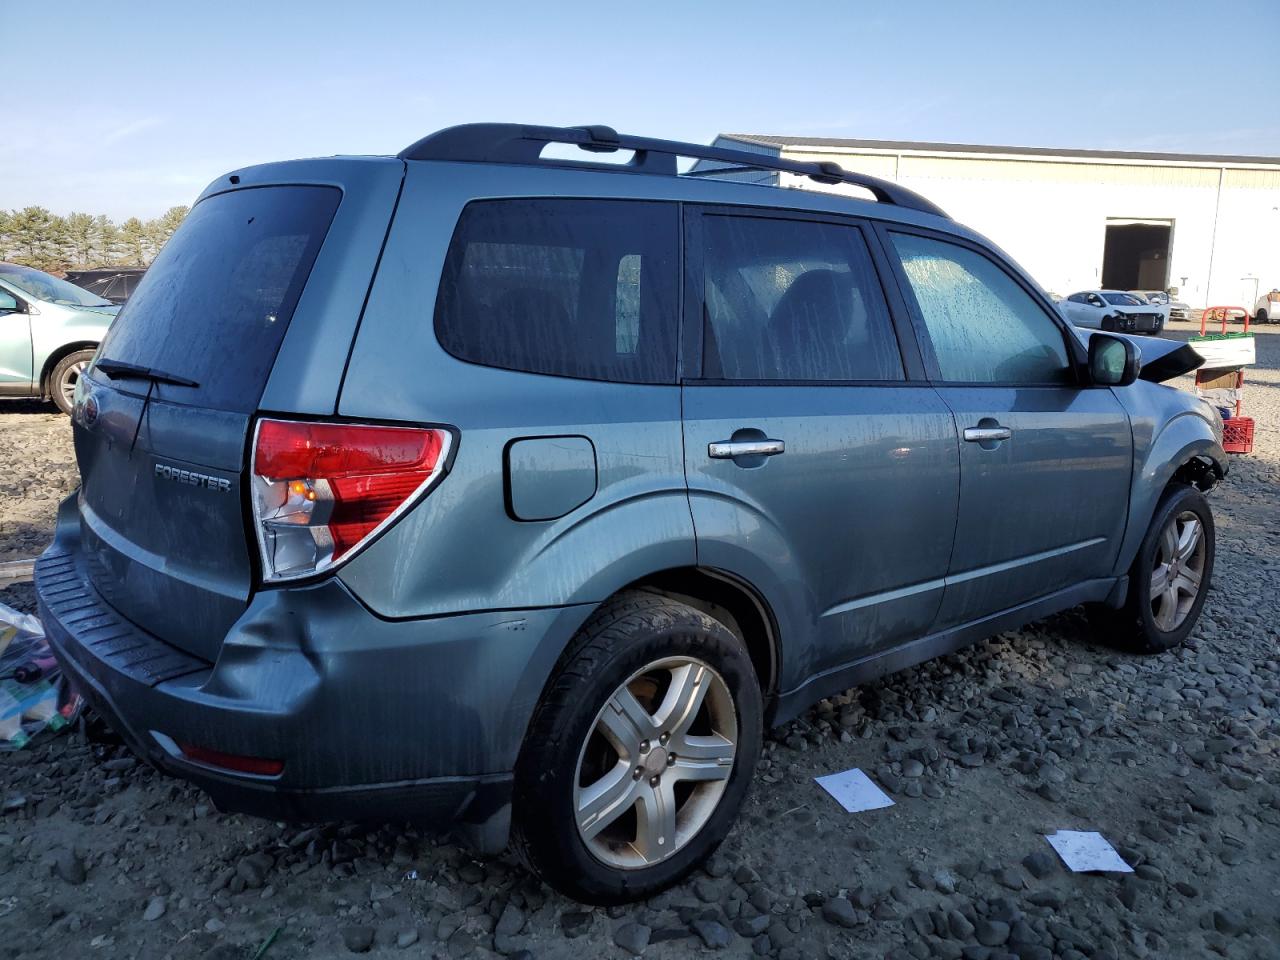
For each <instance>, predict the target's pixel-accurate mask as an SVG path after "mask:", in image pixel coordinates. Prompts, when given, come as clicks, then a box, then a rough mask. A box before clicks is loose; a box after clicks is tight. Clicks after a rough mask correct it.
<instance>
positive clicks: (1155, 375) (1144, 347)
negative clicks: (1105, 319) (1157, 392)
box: [1073, 327, 1204, 383]
mask: <svg viewBox="0 0 1280 960" xmlns="http://www.w3.org/2000/svg"><path fill="white" fill-rule="evenodd" d="M1073 329H1074V330H1075V332H1076V335H1077V336H1078V337H1079V338H1080V339H1081V340H1082V341H1083V342H1084V345H1085V346H1086V347H1087V346H1088V345H1089V340H1090V339H1091V338H1092V337H1093V336H1094V335H1095V334H1097V333H1099V331H1097V330H1086V329H1081V328H1080V327H1074V328H1073ZM1107 336H1109V337H1119V338H1121V339H1122V340H1128V341H1129V342H1130V343H1132V344H1133V345H1134V346H1135V347H1137V348H1138V353H1139V355H1140V356H1141V358H1142V367H1141V369H1140V370H1139V371H1138V379H1139V380H1149V381H1151V382H1152V383H1164V382H1165V381H1166V380H1172V379H1173V378H1174V377H1180V376H1182V375H1183V374H1184V373H1190V372H1191V371H1192V370H1195V369H1196V368H1197V367H1199V366H1201V365H1202V364H1203V363H1204V357H1202V356H1200V354H1198V353H1196V350H1195V347H1193V346H1192V345H1191V344H1189V343H1183V342H1182V341H1181V340H1166V339H1165V338H1164V337H1142V336H1137V335H1135V334H1130V333H1110V332H1108V333H1107Z"/></svg>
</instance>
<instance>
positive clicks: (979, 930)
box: [974, 917, 1009, 947]
mask: <svg viewBox="0 0 1280 960" xmlns="http://www.w3.org/2000/svg"><path fill="white" fill-rule="evenodd" d="M974 934H975V936H977V938H978V942H979V943H980V944H982V945H983V946H986V947H999V946H1001V945H1003V944H1004V943H1006V942H1007V941H1008V940H1009V924H1007V923H1003V922H1001V921H999V920H986V919H983V918H981V917H980V918H978V922H977V923H976V924H975V925H974Z"/></svg>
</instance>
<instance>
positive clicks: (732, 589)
mask: <svg viewBox="0 0 1280 960" xmlns="http://www.w3.org/2000/svg"><path fill="white" fill-rule="evenodd" d="M625 590H644V591H648V592H651V593H658V594H661V595H662V596H664V597H667V598H669V599H671V600H676V601H678V602H680V603H684V604H687V605H689V606H691V607H693V608H694V609H695V610H700V611H702V612H703V613H705V614H706V615H707V616H709V617H713V618H715V619H716V620H719V621H720V622H721V623H723V624H724V625H725V626H726V627H728V628H729V629H730V630H731V631H733V632H734V633H735V634H736V635H737V636H738V638H739V639H740V640H742V642H743V644H744V645H745V646H746V648H747V653H748V654H749V655H750V657H751V663H752V666H754V667H755V671H756V677H757V679H758V680H759V682H760V692H761V695H762V696H763V697H764V698H765V701H766V703H767V702H768V701H769V699H770V698H772V697H773V696H774V695H776V694H777V692H778V681H779V677H780V676H781V672H782V671H781V659H782V651H781V645H780V643H779V640H778V622H777V619H776V617H775V616H774V613H773V610H772V608H771V607H770V606H769V603H768V601H767V600H766V599H765V598H764V595H763V594H762V593H761V592H760V591H759V590H757V589H756V588H755V587H754V586H753V585H752V584H750V583H748V582H747V581H746V580H744V579H742V578H741V577H738V576H736V575H734V574H732V573H728V572H727V571H724V570H718V569H715V568H711V567H697V566H691V567H676V568H672V569H668V570H660V571H657V572H655V573H652V574H649V575H647V576H645V577H642V578H640V579H639V580H636V581H634V582H632V583H629V584H627V585H626V586H625V587H623V588H622V590H620V591H618V592H619V593H621V592H623V591H625ZM605 602H608V600H606V601H605Z"/></svg>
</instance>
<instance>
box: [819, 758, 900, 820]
mask: <svg viewBox="0 0 1280 960" xmlns="http://www.w3.org/2000/svg"><path fill="white" fill-rule="evenodd" d="M814 780H816V781H817V783H818V786H820V787H821V788H822V789H823V790H825V791H827V793H829V794H831V796H833V797H835V798H836V801H837V802H838V803H839V804H840V806H842V807H844V809H845V813H861V812H862V811H863V810H879V809H880V808H881V807H892V806H893V801H892V800H890V799H889V795H888V794H886V793H885V792H884V791H883V790H881V789H880V788H879V787H877V786H876V785H875V784H874V783H872V782H871V778H870V777H868V776H867V775H866V774H865V773H863V772H862V771H861V770H859V769H858V768H857V767H854V768H853V769H852V770H845V771H843V772H841V773H833V774H830V775H828V776H825V777H814Z"/></svg>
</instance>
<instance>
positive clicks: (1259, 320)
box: [1253, 310, 1269, 323]
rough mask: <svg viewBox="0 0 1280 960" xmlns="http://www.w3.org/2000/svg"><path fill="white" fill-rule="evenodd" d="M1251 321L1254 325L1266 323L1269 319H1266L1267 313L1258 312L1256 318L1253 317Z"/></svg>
mask: <svg viewBox="0 0 1280 960" xmlns="http://www.w3.org/2000/svg"><path fill="white" fill-rule="evenodd" d="M1253 319H1254V322H1256V323H1266V322H1267V320H1268V319H1269V318H1268V317H1267V311H1265V310H1259V311H1258V315H1257V316H1256V317H1254V318H1253Z"/></svg>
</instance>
